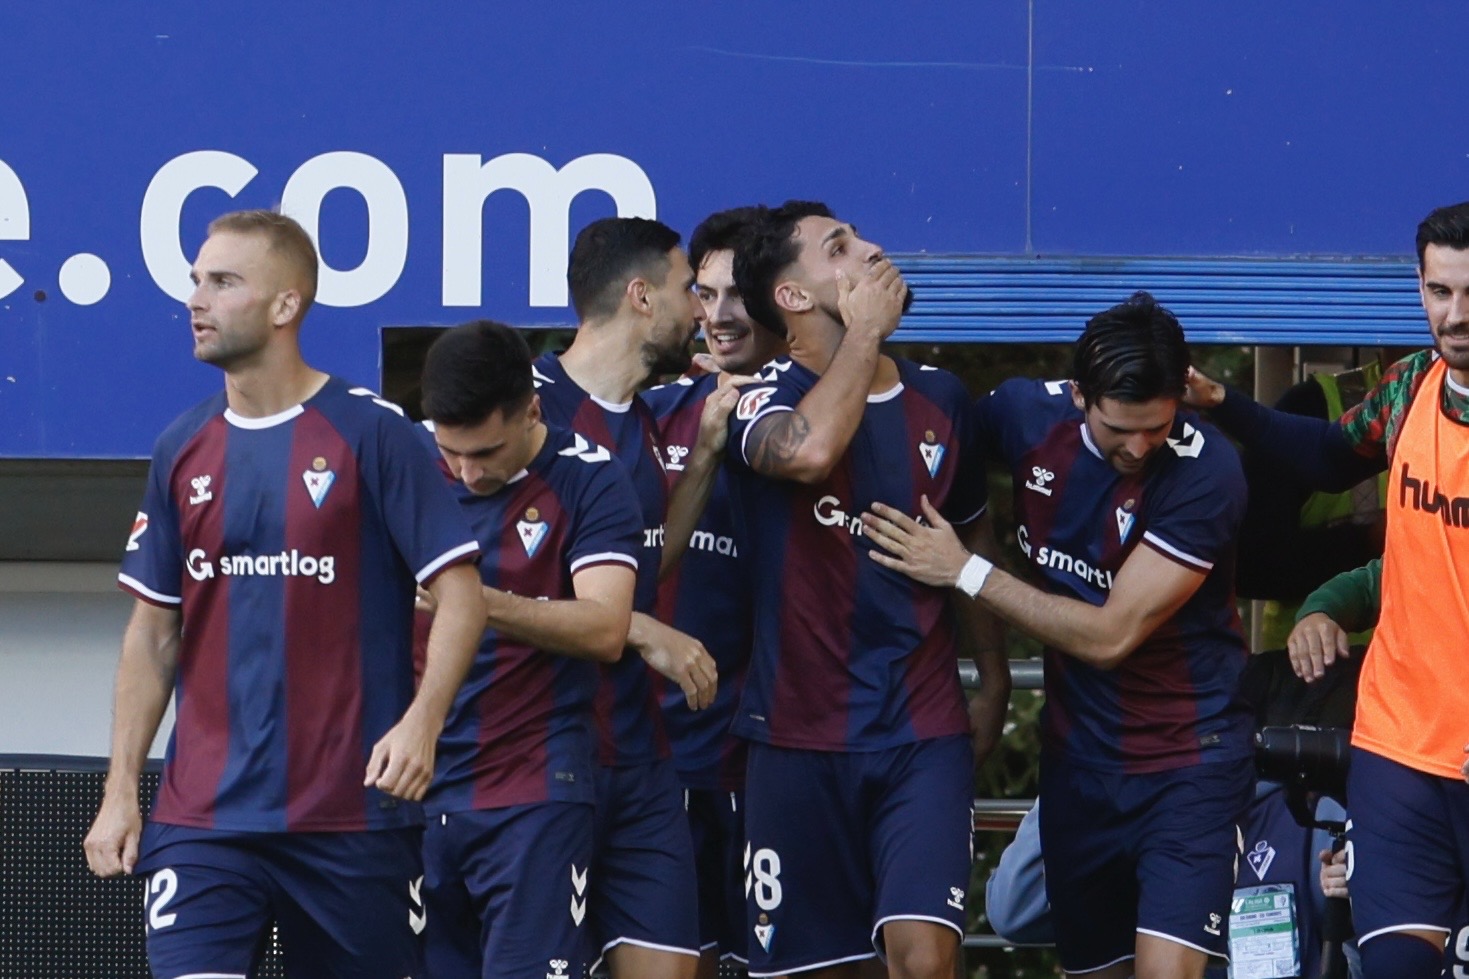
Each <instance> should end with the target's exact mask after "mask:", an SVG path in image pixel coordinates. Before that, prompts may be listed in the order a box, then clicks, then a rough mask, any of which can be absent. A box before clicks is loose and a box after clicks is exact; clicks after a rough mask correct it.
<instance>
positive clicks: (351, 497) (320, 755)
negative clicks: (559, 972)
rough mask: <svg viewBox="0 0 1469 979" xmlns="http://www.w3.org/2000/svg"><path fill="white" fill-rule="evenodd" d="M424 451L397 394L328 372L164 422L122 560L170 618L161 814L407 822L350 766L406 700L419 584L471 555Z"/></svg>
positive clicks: (266, 821)
mask: <svg viewBox="0 0 1469 979" xmlns="http://www.w3.org/2000/svg"><path fill="white" fill-rule="evenodd" d="M429 462H430V459H429V457H428V456H427V455H426V453H425V451H424V448H423V445H422V444H421V443H420V442H419V441H418V439H417V437H416V436H415V435H414V432H413V427H412V425H410V424H409V423H408V421H407V420H406V419H404V418H403V417H402V415H401V412H400V411H399V409H398V408H397V407H395V406H394V405H391V404H389V403H388V402H386V401H382V400H381V399H379V398H377V397H376V396H375V395H374V394H373V393H372V392H371V391H368V390H366V389H364V388H353V387H351V386H350V385H348V384H347V382H345V381H342V380H340V379H338V378H330V379H329V380H328V381H327V383H326V384H325V386H324V387H322V389H321V390H320V391H319V392H317V394H316V395H314V396H313V397H311V398H310V399H308V400H307V401H305V402H304V403H302V404H300V405H297V406H295V407H293V408H291V409H289V410H287V411H284V412H281V413H279V414H276V415H272V416H270V417H268V418H246V417H243V416H240V415H236V414H235V413H234V412H232V411H231V410H229V408H228V407H227V404H226V400H225V396H224V393H223V392H221V393H220V394H218V395H216V396H214V397H212V398H210V399H209V400H207V401H205V402H204V403H202V404H200V405H198V406H197V407H195V408H193V409H192V410H190V411H188V412H186V413H185V414H184V415H182V416H181V417H180V418H179V419H178V420H177V421H175V422H174V423H173V424H172V425H171V426H169V428H168V429H167V430H166V431H165V432H164V433H163V435H162V436H160V437H159V439H158V442H157V444H156V445H155V447H154V451H153V460H152V466H151V468H150V471H149V476H148V485H147V489H146V491H145V495H144V501H143V509H142V511H141V512H140V513H139V514H138V516H137V520H136V521H135V523H134V525H133V532H132V535H131V536H130V538H129V539H128V544H127V550H126V552H125V554H124V556H123V560H122V568H121V572H120V574H119V582H120V584H121V585H122V587H123V588H124V589H126V590H127V591H129V592H131V593H133V594H134V595H136V596H137V597H138V598H140V599H142V600H144V601H147V602H151V603H154V604H156V605H160V606H164V607H167V608H177V609H179V610H180V612H181V615H182V639H181V645H180V649H179V655H178V671H177V675H176V681H175V701H176V708H177V720H176V723H175V725H174V730H173V734H172V736H171V737H170V738H169V742H168V752H167V756H166V759H165V762H164V770H163V781H162V785H161V787H160V788H159V792H158V799H157V802H156V804H155V806H154V808H153V817H152V818H153V819H154V820H155V821H157V822H161V823H168V824H174V825H179V826H188V827H195V828H201V829H211V830H232V831H259V832H283V831H289V832H320V831H346V830H366V829H383V828H392V827H399V826H405V825H413V824H416V823H417V822H418V821H419V818H420V813H419V808H418V806H416V805H412V804H407V803H400V802H399V801H398V800H396V799H393V798H391V797H389V796H388V795H386V794H385V793H383V792H381V791H379V790H378V789H376V788H364V787H363V785H362V780H363V776H364V774H365V772H366V767H367V760H368V757H369V755H370V754H371V752H372V747H373V745H374V744H375V743H376V742H377V741H378V740H379V739H380V738H381V737H382V736H383V735H384V734H385V733H386V732H387V731H388V729H389V728H390V727H392V726H393V725H394V724H395V723H397V721H398V719H399V718H400V717H401V716H402V714H403V711H404V710H405V709H406V708H407V706H408V703H409V701H410V700H411V699H412V696H413V662H412V646H411V643H412V622H413V618H412V617H413V594H414V583H415V580H416V581H417V582H419V583H425V582H428V581H429V580H431V579H432V578H433V577H434V575H435V574H437V573H438V572H439V571H441V570H442V569H444V568H446V567H448V566H450V565H452V564H455V563H459V562H464V561H470V560H473V559H474V558H475V557H476V556H477V554H478V552H479V548H478V546H477V545H476V544H475V542H474V538H473V536H472V534H471V533H470V531H469V528H468V525H467V524H466V522H465V519H464V515H463V514H462V513H461V512H460V509H459V506H458V505H457V504H456V503H455V502H454V500H453V497H452V496H450V494H449V491H448V489H447V488H446V487H445V486H444V483H443V480H442V479H441V478H440V477H439V476H438V474H437V473H436V472H435V471H434V470H433V468H432V466H431V465H429Z"/></svg>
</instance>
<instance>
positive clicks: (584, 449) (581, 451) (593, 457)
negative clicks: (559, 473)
mask: <svg viewBox="0 0 1469 979" xmlns="http://www.w3.org/2000/svg"><path fill="white" fill-rule="evenodd" d="M556 454H557V455H563V456H567V457H570V456H575V457H576V458H578V459H580V460H581V461H582V462H606V461H607V460H608V459H611V458H612V455H611V453H609V452H608V451H607V449H606V447H605V446H601V445H593V444H592V443H591V442H588V441H587V440H586V438H585V437H584V436H582V435H576V442H575V443H573V444H571V445H568V446H567V447H566V448H564V449H562V450H561V451H560V452H558V453H556Z"/></svg>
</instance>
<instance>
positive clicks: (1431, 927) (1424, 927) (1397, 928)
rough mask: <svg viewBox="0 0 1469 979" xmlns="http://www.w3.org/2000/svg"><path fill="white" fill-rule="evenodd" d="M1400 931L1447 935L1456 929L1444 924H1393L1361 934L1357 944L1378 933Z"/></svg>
mask: <svg viewBox="0 0 1469 979" xmlns="http://www.w3.org/2000/svg"><path fill="white" fill-rule="evenodd" d="M1399 931H1441V932H1443V933H1444V934H1445V935H1452V934H1453V933H1454V929H1452V928H1445V927H1444V926H1443V925H1393V926H1392V927H1390V928H1379V929H1377V930H1376V931H1371V932H1368V933H1367V934H1365V935H1361V936H1359V937H1358V938H1357V944H1358V945H1361V944H1362V943H1363V942H1367V941H1371V940H1372V939H1374V938H1376V937H1377V936H1378V935H1389V934H1392V933H1393V932H1399Z"/></svg>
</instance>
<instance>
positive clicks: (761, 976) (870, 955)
mask: <svg viewBox="0 0 1469 979" xmlns="http://www.w3.org/2000/svg"><path fill="white" fill-rule="evenodd" d="M875 958H877V953H876V952H863V953H862V954H861V955H848V956H847V957H846V958H844V959H831V960H830V961H827V962H813V963H811V964H810V965H803V966H799V967H797V968H794V969H786V970H785V971H783V972H751V973H750V974H749V975H750V979H775V977H777V976H794V975H799V974H800V973H802V972H810V971H811V970H812V969H829V968H831V967H832V966H834V965H845V964H846V963H848V962H861V961H863V960H864V959H875Z"/></svg>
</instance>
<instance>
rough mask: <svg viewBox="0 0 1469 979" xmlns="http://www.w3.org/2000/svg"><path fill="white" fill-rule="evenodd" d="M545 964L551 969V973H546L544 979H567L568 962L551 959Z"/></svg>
mask: <svg viewBox="0 0 1469 979" xmlns="http://www.w3.org/2000/svg"><path fill="white" fill-rule="evenodd" d="M546 964H547V965H549V966H550V967H551V971H550V972H548V973H546V979H567V975H566V969H567V967H568V966H570V965H571V963H570V962H568V961H566V960H565V959H552V960H551V961H550V962H548V963H546Z"/></svg>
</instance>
